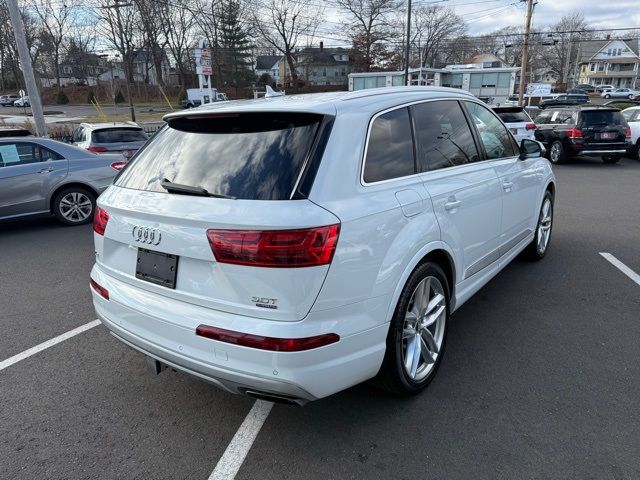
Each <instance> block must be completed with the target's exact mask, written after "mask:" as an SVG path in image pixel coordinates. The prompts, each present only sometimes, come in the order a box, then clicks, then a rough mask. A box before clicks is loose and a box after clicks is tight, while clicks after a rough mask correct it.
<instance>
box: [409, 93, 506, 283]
mask: <svg viewBox="0 0 640 480" xmlns="http://www.w3.org/2000/svg"><path fill="white" fill-rule="evenodd" d="M411 112H412V117H413V118H414V122H415V131H416V137H417V148H418V160H419V163H418V164H419V166H420V168H421V170H422V171H423V172H424V173H422V175H421V176H422V179H423V181H424V186H425V188H426V190H427V191H428V192H429V195H430V196H431V200H432V202H433V209H434V211H435V215H436V218H437V220H438V223H439V225H440V230H441V238H442V241H443V242H445V243H446V244H447V245H449V247H450V248H451V249H452V250H453V253H454V255H455V257H456V259H455V260H456V265H461V266H462V268H461V269H460V271H459V272H457V275H458V278H457V280H458V281H463V280H465V279H468V278H469V277H471V276H473V275H475V274H476V273H478V272H480V271H482V270H483V269H484V268H486V267H488V266H489V265H491V264H492V263H493V262H495V261H496V260H498V257H497V253H498V242H499V237H500V216H501V212H502V192H501V187H500V183H499V181H498V177H497V175H496V172H495V170H494V168H493V167H492V165H491V162H483V161H481V160H482V157H481V153H480V150H479V146H478V145H477V144H476V139H475V138H474V135H473V133H472V129H471V126H470V125H469V122H468V120H467V118H466V117H465V114H464V111H463V110H462V106H461V105H460V103H459V102H458V101H457V100H438V101H431V102H425V103H419V104H416V105H413V106H412V107H411Z"/></svg>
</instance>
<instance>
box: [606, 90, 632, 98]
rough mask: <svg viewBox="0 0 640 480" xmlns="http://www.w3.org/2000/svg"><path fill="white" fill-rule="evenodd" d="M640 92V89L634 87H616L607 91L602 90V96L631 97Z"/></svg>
mask: <svg viewBox="0 0 640 480" xmlns="http://www.w3.org/2000/svg"><path fill="white" fill-rule="evenodd" d="M639 94H640V91H638V90H633V89H632V88H616V89H615V90H607V91H606V92H602V93H601V94H600V96H601V97H602V98H631V97H633V96H635V95H639Z"/></svg>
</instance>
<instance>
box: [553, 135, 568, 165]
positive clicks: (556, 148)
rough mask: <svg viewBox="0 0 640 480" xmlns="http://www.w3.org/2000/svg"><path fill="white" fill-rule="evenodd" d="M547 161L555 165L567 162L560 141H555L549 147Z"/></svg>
mask: <svg viewBox="0 0 640 480" xmlns="http://www.w3.org/2000/svg"><path fill="white" fill-rule="evenodd" d="M549 161H550V162H551V163H553V164H556V165H557V164H560V163H564V162H566V161H567V153H566V152H565V150H564V145H562V142H561V141H560V140H556V141H555V142H553V143H552V144H551V146H550V147H549Z"/></svg>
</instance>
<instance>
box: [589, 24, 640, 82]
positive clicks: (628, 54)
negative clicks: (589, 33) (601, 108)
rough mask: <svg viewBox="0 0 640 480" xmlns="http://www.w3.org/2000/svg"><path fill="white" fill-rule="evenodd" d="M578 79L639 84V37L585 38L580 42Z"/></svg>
mask: <svg viewBox="0 0 640 480" xmlns="http://www.w3.org/2000/svg"><path fill="white" fill-rule="evenodd" d="M579 52H580V55H579V57H580V58H579V61H578V68H579V83H588V84H591V85H594V86H598V85H613V86H614V87H617V88H625V87H626V88H637V87H640V80H639V79H638V73H639V72H638V70H639V66H640V37H636V38H626V39H606V40H585V41H583V42H580V45H579Z"/></svg>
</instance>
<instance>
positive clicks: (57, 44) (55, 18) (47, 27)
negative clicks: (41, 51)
mask: <svg viewBox="0 0 640 480" xmlns="http://www.w3.org/2000/svg"><path fill="white" fill-rule="evenodd" d="M32 6H33V10H34V11H35V14H36V16H37V17H38V19H39V23H40V27H41V28H42V30H43V33H44V35H43V36H44V37H45V38H46V39H47V47H49V49H50V51H51V59H52V61H53V70H54V75H55V79H56V85H57V87H58V91H59V90H60V63H61V62H60V60H61V56H62V53H63V52H62V48H63V45H64V41H65V38H66V37H67V36H68V35H69V31H70V28H71V25H72V24H73V22H74V16H75V12H76V9H75V6H76V5H75V2H74V0H66V1H65V3H63V4H62V5H58V2H56V1H55V0H36V1H35V2H34V3H33V4H32Z"/></svg>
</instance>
